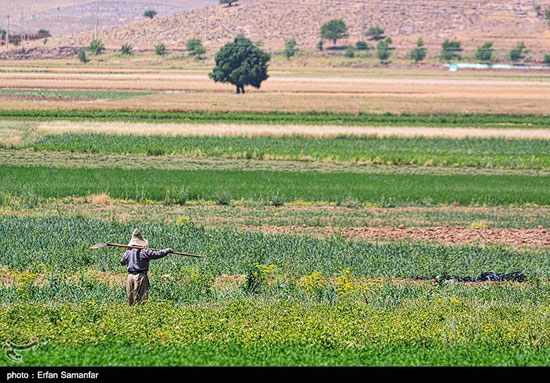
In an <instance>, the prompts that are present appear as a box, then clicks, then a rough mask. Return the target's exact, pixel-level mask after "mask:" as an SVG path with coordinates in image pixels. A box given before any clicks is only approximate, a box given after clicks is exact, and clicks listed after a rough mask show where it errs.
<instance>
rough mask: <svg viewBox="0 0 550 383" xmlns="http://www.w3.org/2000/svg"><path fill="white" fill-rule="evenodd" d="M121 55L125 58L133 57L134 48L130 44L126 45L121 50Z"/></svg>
mask: <svg viewBox="0 0 550 383" xmlns="http://www.w3.org/2000/svg"><path fill="white" fill-rule="evenodd" d="M120 54H121V55H124V56H131V55H133V54H134V53H133V48H132V46H131V45H130V44H124V45H123V46H122V47H121V48H120Z"/></svg>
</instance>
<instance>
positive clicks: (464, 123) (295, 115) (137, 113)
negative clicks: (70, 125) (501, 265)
mask: <svg viewBox="0 0 550 383" xmlns="http://www.w3.org/2000/svg"><path fill="white" fill-rule="evenodd" d="M0 118H5V119H28V120H59V119H63V120H73V121H128V122H132V121H136V122H143V121H148V122H189V123H214V122H219V123H236V124H279V125H295V124H311V125H368V126H433V127H453V126H458V127H500V128H505V127H513V128H522V127H523V128H543V129H546V128H548V127H550V116H547V115H512V114H406V113H403V114H391V113H384V114H373V113H357V114H352V113H332V112H206V111H186V112H185V111H153V110H45V109H44V110H42V109H40V110H19V109H2V110H0Z"/></svg>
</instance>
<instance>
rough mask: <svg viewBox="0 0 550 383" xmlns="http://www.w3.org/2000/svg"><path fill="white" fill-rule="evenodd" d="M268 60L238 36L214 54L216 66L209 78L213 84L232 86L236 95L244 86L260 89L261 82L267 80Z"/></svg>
mask: <svg viewBox="0 0 550 383" xmlns="http://www.w3.org/2000/svg"><path fill="white" fill-rule="evenodd" d="M270 59H271V57H270V55H269V53H267V52H265V51H263V50H262V49H260V48H259V47H258V46H256V44H254V43H253V42H252V41H250V40H249V39H248V38H246V37H245V36H243V35H239V36H237V37H235V39H234V40H233V42H230V43H227V44H225V45H224V46H223V47H221V49H220V50H219V51H218V53H216V59H215V60H216V66H215V67H214V69H213V70H212V73H210V74H209V77H210V78H211V79H212V80H214V81H215V82H222V83H230V84H233V85H235V86H236V88H237V93H244V87H245V86H247V85H250V86H253V87H255V88H260V86H261V85H262V82H263V81H265V80H267V78H268V77H269V76H268V75H267V66H268V63H269V60H270Z"/></svg>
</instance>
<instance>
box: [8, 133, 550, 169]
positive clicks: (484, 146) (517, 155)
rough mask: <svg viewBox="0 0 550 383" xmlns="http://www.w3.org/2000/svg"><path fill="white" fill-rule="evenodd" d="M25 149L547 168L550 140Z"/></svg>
mask: <svg viewBox="0 0 550 383" xmlns="http://www.w3.org/2000/svg"><path fill="white" fill-rule="evenodd" d="M18 147H19V148H23V149H33V150H47V151H66V152H85V153H111V154H134V153H140V154H148V155H157V156H158V155H182V156H187V157H210V158H231V159H266V158H268V159H273V158H275V159H283V160H309V161H331V162H365V163H370V164H382V165H424V164H429V165H430V166H468V167H488V168H495V167H496V168H529V169H545V168H548V167H549V166H550V140H548V141H546V140H544V141H543V140H540V141H536V140H502V139H462V140H456V139H455V140H453V139H426V138H411V139H404V138H376V137H372V138H368V137H366V138H361V137H340V138H333V139H321V138H304V137H286V138H276V137H258V138H249V137H212V136H206V137H197V136H190V137H174V136H148V137H147V139H144V138H143V136H138V135H106V134H78V133H72V134H63V135H46V136H42V137H40V138H38V139H36V140H34V141H33V142H30V143H26V144H24V145H20V146H18Z"/></svg>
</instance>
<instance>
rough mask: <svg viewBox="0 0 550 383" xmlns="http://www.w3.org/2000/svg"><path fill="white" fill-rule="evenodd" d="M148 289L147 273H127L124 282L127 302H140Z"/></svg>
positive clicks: (131, 304) (145, 296) (145, 297)
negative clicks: (126, 278)
mask: <svg viewBox="0 0 550 383" xmlns="http://www.w3.org/2000/svg"><path fill="white" fill-rule="evenodd" d="M148 291H149V278H148V277H147V273H139V274H128V280H127V282H126V295H127V296H128V304H129V305H130V306H134V305H135V304H138V305H139V304H141V303H143V302H144V301H145V300H146V299H147V293H148Z"/></svg>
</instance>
